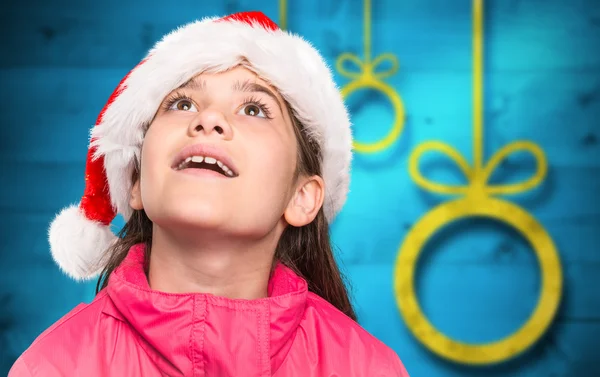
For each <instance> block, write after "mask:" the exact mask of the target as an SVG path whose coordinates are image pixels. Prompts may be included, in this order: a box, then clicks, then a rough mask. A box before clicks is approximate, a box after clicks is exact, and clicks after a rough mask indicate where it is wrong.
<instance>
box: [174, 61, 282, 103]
mask: <svg viewBox="0 0 600 377" xmlns="http://www.w3.org/2000/svg"><path fill="white" fill-rule="evenodd" d="M244 83H253V84H259V85H261V86H264V87H266V88H268V89H270V90H271V91H272V92H273V93H274V94H275V95H276V96H277V97H278V99H279V100H283V99H282V98H281V95H280V93H279V91H278V90H277V88H275V87H273V86H272V85H271V84H270V83H269V82H268V81H267V80H265V79H263V78H261V77H260V76H258V75H257V74H256V73H255V72H253V71H252V70H250V69H248V68H246V67H244V66H237V67H234V68H231V69H228V70H226V71H223V72H216V73H213V72H203V73H200V74H198V75H196V76H194V77H192V78H191V79H189V80H188V81H186V82H185V83H184V84H182V85H181V86H180V87H179V88H189V89H196V90H206V89H210V90H214V89H216V88H219V89H228V90H240V88H241V87H242V86H243V84H244Z"/></svg>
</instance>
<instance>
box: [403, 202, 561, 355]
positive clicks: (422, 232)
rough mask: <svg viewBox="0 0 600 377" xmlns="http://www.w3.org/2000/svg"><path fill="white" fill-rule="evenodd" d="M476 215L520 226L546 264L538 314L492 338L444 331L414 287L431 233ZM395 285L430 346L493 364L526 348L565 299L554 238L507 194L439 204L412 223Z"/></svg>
mask: <svg viewBox="0 0 600 377" xmlns="http://www.w3.org/2000/svg"><path fill="white" fill-rule="evenodd" d="M472 216H479V217H488V218H493V219H496V220H500V221H502V222H504V223H506V224H508V225H510V226H512V227H514V228H515V229H517V230H518V231H519V232H520V233H521V234H522V235H524V236H525V238H526V239H527V240H528V241H529V243H530V244H531V246H532V247H533V250H534V251H535V253H536V256H537V259H538V261H539V264H540V268H541V278H542V284H541V294H540V297H539V300H538V303H537V305H536V308H535V309H534V311H533V313H532V315H531V316H530V317H529V319H528V320H527V321H526V322H525V324H524V325H523V326H522V327H521V328H519V329H518V330H517V331H515V332H514V333H513V334H511V335H509V336H507V337H505V338H503V339H500V340H498V341H495V342H491V343H481V344H474V343H464V342H459V341H455V340H452V339H450V338H449V337H447V336H445V335H444V334H442V333H441V332H439V331H438V330H437V329H436V328H435V327H433V325H432V324H431V323H430V322H429V321H428V320H427V318H426V317H425V315H424V314H423V312H422V311H421V308H420V306H419V303H418V300H417V297H416V293H415V287H414V277H415V276H414V275H415V271H416V266H417V261H418V258H419V254H420V253H421V251H422V250H423V246H424V245H425V243H426V242H427V241H428V240H429V238H430V237H431V236H432V235H433V234H434V233H435V232H436V231H437V230H439V229H440V228H442V227H443V226H445V225H447V224H449V223H451V222H453V221H456V220H459V219H462V218H465V217H472ZM394 289H395V296H396V303H397V305H398V308H399V309H400V312H401V314H402V316H403V317H404V320H405V322H406V325H407V327H408V328H409V329H410V331H411V332H412V333H413V335H414V336H415V337H416V338H417V339H418V340H419V341H421V342H422V343H423V344H424V345H425V346H426V347H427V348H428V349H429V350H431V351H433V352H434V353H436V354H438V355H440V356H442V357H444V358H446V359H448V360H451V361H455V362H461V363H466V364H493V363H498V362H501V361H504V360H507V359H509V358H512V357H514V356H516V355H518V354H520V353H521V352H523V351H525V350H526V349H527V348H528V347H529V346H531V345H532V344H534V343H535V342H536V341H537V340H538V339H539V338H540V337H541V336H542V335H543V334H544V332H545V331H546V330H547V328H548V327H549V326H550V324H551V323H552V320H553V318H554V315H555V314H556V311H557V309H558V306H559V303H560V297H561V291H562V272H561V264H560V260H559V257H558V253H557V251H556V247H555V246H554V243H553V242H552V239H551V238H550V236H549V235H548V233H547V232H546V231H545V229H544V228H543V226H542V225H541V224H540V223H539V222H538V221H537V220H536V219H535V218H534V217H532V216H531V215H529V214H528V213H527V212H526V211H525V210H523V209H522V208H521V207H519V206H517V205H514V204H511V203H510V202H507V201H504V200H500V199H496V198H491V197H487V196H471V195H469V196H467V197H465V198H462V199H457V200H454V201H451V202H447V203H444V204H441V205H439V206H438V207H436V208H434V209H433V210H431V211H430V212H428V213H427V214H426V215H425V216H423V217H422V218H421V220H419V222H417V224H416V225H415V226H414V227H413V228H412V229H411V231H410V232H409V233H408V235H407V237H406V239H405V241H404V242H403V244H402V246H401V248H400V250H399V256H398V258H397V260H396V265H395V270H394Z"/></svg>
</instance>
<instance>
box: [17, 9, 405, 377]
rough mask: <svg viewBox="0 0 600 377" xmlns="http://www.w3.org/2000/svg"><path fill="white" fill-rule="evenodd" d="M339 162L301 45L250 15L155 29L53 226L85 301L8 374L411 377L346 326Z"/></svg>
mask: <svg viewBox="0 0 600 377" xmlns="http://www.w3.org/2000/svg"><path fill="white" fill-rule="evenodd" d="M350 158H351V134H350V122H349V119H348V115H347V112H346V109H345V107H344V104H343V102H342V99H341V97H340V95H339V93H338V91H337V89H336V86H335V83H334V81H333V79H332V76H331V73H330V72H329V70H328V68H327V66H326V65H325V63H324V61H323V60H322V58H321V56H320V55H319V53H318V52H317V51H315V50H314V49H313V48H312V47H311V46H310V45H309V44H308V43H307V42H305V41H304V40H302V39H301V38H299V37H297V36H293V35H290V34H287V33H285V32H283V31H281V30H279V29H278V27H277V25H275V24H274V23H273V22H272V21H271V20H269V19H268V18H267V17H265V16H264V15H263V14H261V13H257V12H251V13H241V14H234V15H232V16H229V17H226V18H222V19H205V20H202V21H199V22H195V23H192V24H189V25H187V26H184V27H183V28H180V29H178V30H176V31H174V32H173V33H171V34H169V35H167V36H166V37H165V38H164V39H163V40H162V41H160V42H159V43H158V44H157V45H156V46H155V47H154V48H153V49H152V50H151V51H150V53H149V54H148V56H147V57H146V58H145V59H144V60H143V61H142V62H141V63H140V64H139V65H138V66H137V67H136V68H135V69H133V70H132V71H131V72H130V73H129V74H128V75H127V76H126V77H125V78H124V79H123V81H122V82H121V83H120V85H119V86H118V87H117V89H116V91H115V92H114V93H113V95H112V96H111V97H110V98H109V100H108V103H107V105H106V106H105V107H104V109H103V110H102V112H101V114H100V116H99V118H98V121H97V124H96V126H95V127H94V129H93V131H92V142H91V144H90V149H89V153H88V159H87V165H86V189H85V193H84V196H83V198H82V200H81V202H80V203H79V205H78V206H73V207H70V208H67V209H65V210H63V211H62V212H61V213H60V214H59V215H58V216H57V217H56V219H55V220H54V221H53V223H52V225H51V227H50V232H49V238H50V245H51V250H52V255H53V257H54V259H55V260H56V262H57V263H58V265H59V266H60V267H61V269H62V270H63V271H64V272H65V273H67V274H69V275H70V276H72V277H73V278H75V279H88V278H92V277H94V276H97V275H98V274H100V278H99V280H98V292H97V295H96V298H95V299H94V300H93V301H92V302H91V303H90V304H89V305H86V304H81V305H80V306H78V307H76V308H75V309H74V310H73V311H71V312H70V313H69V314H67V315H66V316H65V317H63V318H62V319H61V320H59V321H58V322H57V323H56V324H54V325H53V326H52V327H50V328H49V329H48V330H46V331H45V332H44V333H43V334H41V335H40V336H39V338H38V339H37V340H36V341H35V342H34V343H33V344H32V345H31V346H30V348H29V349H28V350H27V351H25V352H24V353H23V355H21V357H20V358H19V359H18V360H17V361H16V363H15V364H14V366H13V368H12V370H11V372H10V374H9V376H10V377H21V376H45V377H52V376H86V377H94V376H145V377H151V376H248V377H250V376H302V377H310V376H343V377H350V376H369V377H371V376H407V374H406V371H405V370H404V368H403V366H402V364H401V362H400V360H399V359H398V357H397V356H396V355H395V353H394V352H393V351H392V350H391V349H389V348H388V347H386V346H385V345H383V344H382V343H381V342H379V341H378V340H376V339H375V338H373V337H372V336H371V335H369V334H368V333H367V332H366V331H365V330H363V329H362V328H361V327H360V326H359V325H358V324H357V322H356V321H355V320H356V317H355V314H354V311H353V309H352V307H351V305H350V300H349V299H348V295H347V292H346V289H345V287H344V284H343V281H342V278H341V277H340V272H339V271H338V268H337V266H336V263H335V261H334V258H333V255H332V251H331V246H330V244H329V234H328V223H329V222H331V221H332V220H333V219H334V217H335V215H336V214H337V213H338V212H339V210H340V209H341V207H342V205H343V203H344V201H345V198H346V194H347V191H348V172H349V165H350ZM117 213H120V214H122V215H123V217H124V218H125V219H126V220H127V223H126V225H125V227H124V229H123V230H122V232H121V234H120V235H119V237H115V236H114V235H113V234H112V233H111V232H110V229H109V225H110V222H111V221H112V220H113V218H114V217H115V216H116V214H117Z"/></svg>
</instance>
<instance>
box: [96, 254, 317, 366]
mask: <svg viewBox="0 0 600 377" xmlns="http://www.w3.org/2000/svg"><path fill="white" fill-rule="evenodd" d="M144 253H145V247H144V246H143V245H136V246H134V247H132V248H131V249H130V251H129V253H128V255H127V257H126V258H125V259H124V260H123V262H122V263H121V265H120V266H119V267H118V268H117V269H115V271H114V272H113V273H112V274H111V276H110V277H109V282H108V286H107V294H108V296H109V298H110V302H109V304H108V305H106V307H105V309H104V312H105V313H106V314H109V315H111V316H113V317H115V318H117V319H120V320H122V321H124V322H126V323H128V324H129V325H130V326H131V327H132V328H133V329H134V330H135V332H136V333H137V334H139V337H140V345H141V346H142V347H143V348H144V349H145V350H146V352H147V353H148V355H149V356H150V357H151V358H152V359H153V360H154V362H155V363H156V364H157V366H158V367H159V368H160V369H161V370H162V371H163V372H164V373H166V374H168V375H170V376H173V375H174V376H179V375H186V376H187V375H197V373H199V374H198V375H244V376H269V375H271V373H273V372H274V371H276V370H277V369H278V368H279V366H280V365H281V363H282V361H283V359H284V358H285V356H286V355H287V352H288V351H289V348H290V347H291V343H292V341H293V338H294V334H295V332H296V329H297V327H298V325H299V323H300V320H301V319H302V316H303V314H304V309H305V305H306V298H307V294H308V288H307V284H306V281H305V280H303V279H302V278H300V277H299V276H297V275H296V274H295V273H294V272H293V271H292V270H290V269H289V268H287V267H285V266H283V265H278V266H277V267H276V268H275V269H274V272H273V274H272V276H271V279H270V281H269V286H268V297H266V298H263V299H257V300H239V299H227V298H223V297H217V296H214V295H211V294H203V293H189V294H171V293H164V292H159V291H155V290H152V289H151V288H150V286H149V285H148V281H147V278H146V274H145V272H144ZM202 372H204V374H203V373H202Z"/></svg>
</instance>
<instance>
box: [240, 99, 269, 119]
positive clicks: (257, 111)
mask: <svg viewBox="0 0 600 377" xmlns="http://www.w3.org/2000/svg"><path fill="white" fill-rule="evenodd" d="M240 113H243V115H248V116H252V117H259V118H266V117H267V116H266V114H265V112H264V111H263V109H261V108H260V106H258V105H255V104H252V103H249V104H247V105H244V106H243V107H242V108H241V109H240ZM240 113H238V114H240Z"/></svg>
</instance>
